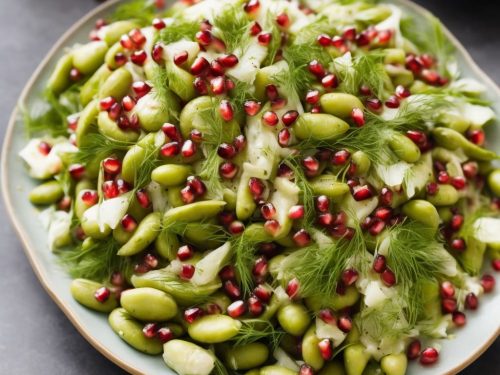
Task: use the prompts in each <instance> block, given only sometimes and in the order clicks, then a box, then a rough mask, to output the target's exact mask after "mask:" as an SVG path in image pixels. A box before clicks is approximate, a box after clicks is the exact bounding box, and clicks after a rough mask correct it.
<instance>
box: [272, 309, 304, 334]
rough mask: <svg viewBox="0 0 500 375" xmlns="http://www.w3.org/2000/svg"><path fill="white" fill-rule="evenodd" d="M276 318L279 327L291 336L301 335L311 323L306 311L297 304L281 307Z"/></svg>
mask: <svg viewBox="0 0 500 375" xmlns="http://www.w3.org/2000/svg"><path fill="white" fill-rule="evenodd" d="M277 316H278V322H279V323H280V325H281V327H283V329H284V330H285V331H286V332H288V333H289V334H291V335H293V336H300V335H302V334H303V333H304V332H305V331H306V329H307V327H308V326H309V323H310V322H311V318H310V317H309V313H308V312H307V309H306V308H305V307H304V306H303V305H300V304H297V303H291V304H289V305H285V306H283V307H281V308H280V309H279V310H278V315H277Z"/></svg>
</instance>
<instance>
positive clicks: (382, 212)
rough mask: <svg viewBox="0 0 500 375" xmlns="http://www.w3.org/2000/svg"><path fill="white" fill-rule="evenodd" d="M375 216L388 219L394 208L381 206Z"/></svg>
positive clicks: (384, 219)
mask: <svg viewBox="0 0 500 375" xmlns="http://www.w3.org/2000/svg"><path fill="white" fill-rule="evenodd" d="M373 216H374V217H376V218H378V219H380V220H383V221H387V220H389V219H390V218H391V216H392V209H391V208H390V207H379V208H377V209H376V210H375V213H374V215H373Z"/></svg>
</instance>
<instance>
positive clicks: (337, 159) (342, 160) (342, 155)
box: [332, 150, 351, 165]
mask: <svg viewBox="0 0 500 375" xmlns="http://www.w3.org/2000/svg"><path fill="white" fill-rule="evenodd" d="M350 157H351V153H350V152H349V151H347V150H340V151H337V152H336V153H335V154H333V157H332V163H333V164H334V165H345V164H346V163H347V161H348V160H349V158H350Z"/></svg>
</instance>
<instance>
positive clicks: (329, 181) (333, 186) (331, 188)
mask: <svg viewBox="0 0 500 375" xmlns="http://www.w3.org/2000/svg"><path fill="white" fill-rule="evenodd" d="M310 186H311V188H312V190H313V192H314V194H315V195H326V196H327V197H329V198H331V199H336V198H341V197H342V196H343V195H344V194H346V193H348V192H349V186H348V185H347V184H346V183H344V182H338V181H337V178H336V177H335V176H334V175H330V174H324V175H321V176H319V177H316V178H314V179H312V180H311V181H310Z"/></svg>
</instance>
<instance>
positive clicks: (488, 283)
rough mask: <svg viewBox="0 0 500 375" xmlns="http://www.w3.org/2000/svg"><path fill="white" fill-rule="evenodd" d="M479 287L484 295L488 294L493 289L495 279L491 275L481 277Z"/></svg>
mask: <svg viewBox="0 0 500 375" xmlns="http://www.w3.org/2000/svg"><path fill="white" fill-rule="evenodd" d="M481 286H482V287H483V289H484V292H485V293H490V292H491V291H493V289H494V288H495V278H494V277H493V276H491V275H483V277H481Z"/></svg>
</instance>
